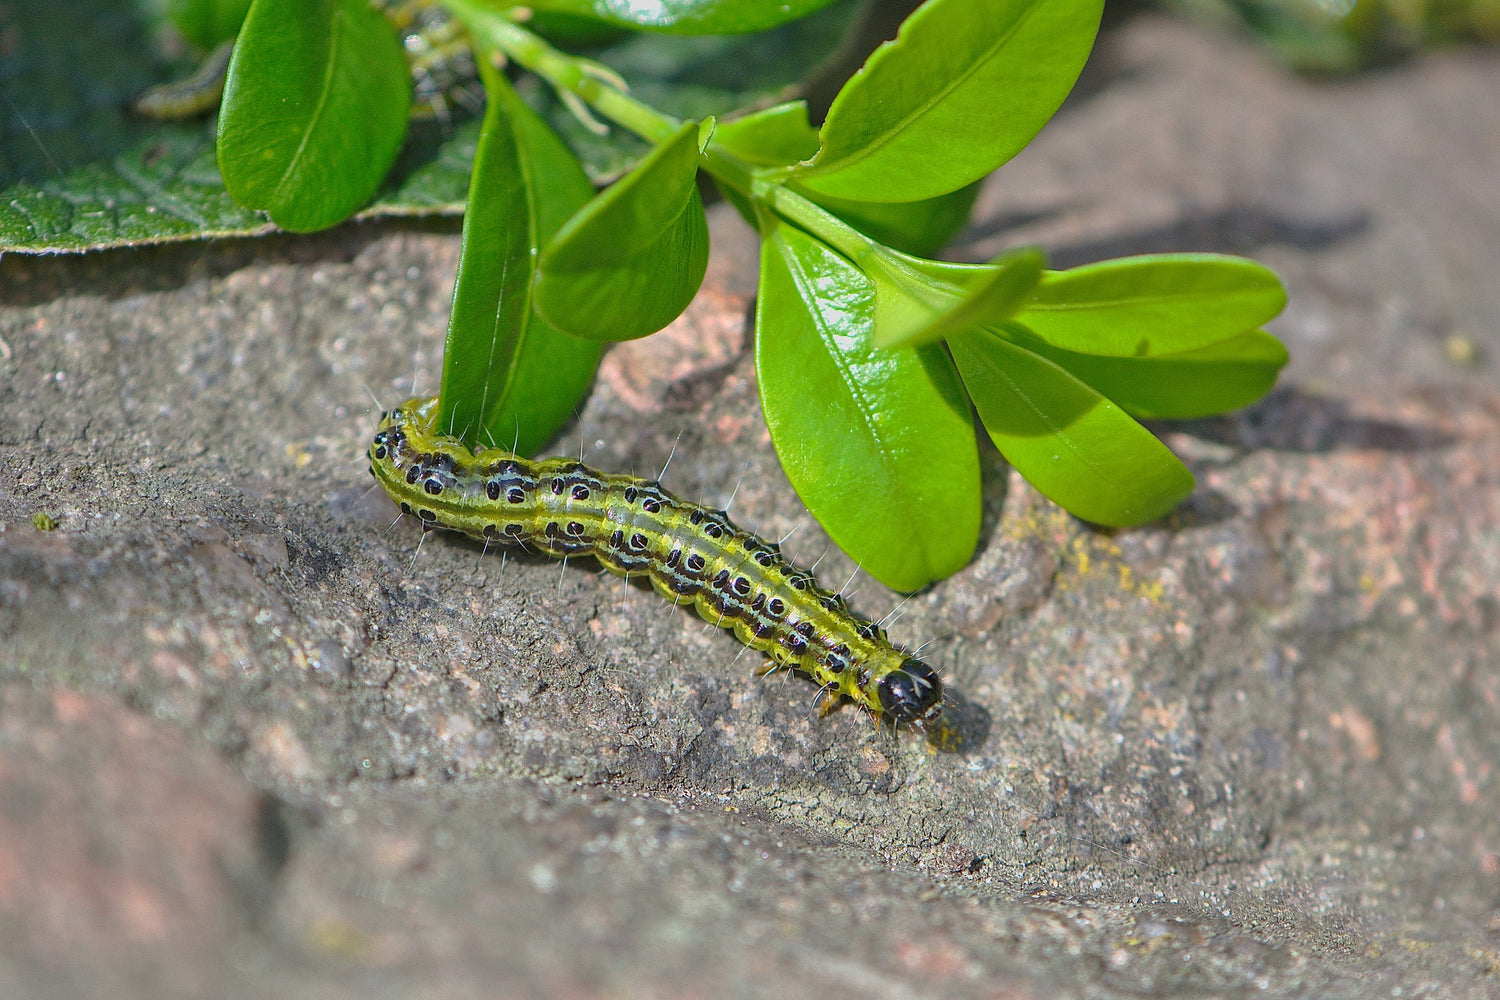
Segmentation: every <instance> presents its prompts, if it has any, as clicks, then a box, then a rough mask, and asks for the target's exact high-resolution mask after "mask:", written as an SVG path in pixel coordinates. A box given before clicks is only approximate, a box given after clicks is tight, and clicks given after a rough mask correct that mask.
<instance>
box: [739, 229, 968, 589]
mask: <svg viewBox="0 0 1500 1000" xmlns="http://www.w3.org/2000/svg"><path fill="white" fill-rule="evenodd" d="M873 323H874V300H873V297H872V295H871V290H870V282H869V280H868V279H866V278H865V277H864V275H862V274H861V273H860V272H859V270H858V269H857V268H855V267H854V266H853V265H851V264H850V263H849V262H848V261H846V260H844V258H843V257H840V256H839V255H838V254H836V253H834V252H833V251H832V250H831V249H829V248H828V247H827V246H825V245H823V244H822V243H819V242H818V241H816V240H814V239H813V238H812V237H810V236H808V235H806V234H805V233H803V232H802V231H800V230H798V229H794V228H792V227H790V226H787V225H784V224H778V225H776V226H775V227H774V228H773V229H772V231H771V233H770V234H768V237H767V238H766V239H765V241H764V243H763V245H762V253H761V271H760V294H759V297H758V299H757V303H756V337H755V364H756V373H757V377H758V379H759V383H760V394H761V406H762V408H763V409H764V411H765V414H766V423H767V425H768V426H769V428H770V431H771V440H772V442H773V443H774V444H775V446H776V453H777V455H779V456H780V458H781V464H782V466H783V468H785V469H786V473H787V476H788V477H789V478H790V479H791V481H792V485H794V486H795V487H796V488H797V493H798V495H799V496H801V497H802V500H803V502H804V503H806V504H807V507H808V509H809V510H811V511H812V512H813V515H814V516H815V517H817V519H818V522H819V523H820V524H822V525H823V527H824V528H826V529H827V530H828V533H829V535H830V536H832V538H833V539H834V541H836V542H838V544H839V546H840V547H842V548H843V549H844V551H845V552H847V553H849V555H850V556H851V557H852V558H853V559H854V560H855V561H856V562H858V563H859V564H860V565H861V566H862V567H863V568H864V569H865V571H866V572H868V573H870V574H871V575H872V576H874V577H875V578H876V579H878V580H880V581H881V582H882V583H885V584H886V585H888V586H890V587H894V588H895V589H897V590H904V591H911V590H916V589H918V588H919V587H923V586H926V585H927V584H928V583H931V582H932V581H933V580H938V579H941V578H943V577H945V576H948V575H950V574H952V573H954V572H956V571H957V570H958V569H959V568H960V567H962V566H963V565H964V564H965V563H967V562H968V561H969V558H970V557H971V556H972V555H973V553H974V545H975V543H976V542H977V540H978V537H979V513H980V504H979V498H980V494H979V458H978V452H977V449H976V447H975V441H974V424H973V420H972V418H971V416H970V411H969V405H968V403H967V401H966V400H965V399H964V396H963V389H962V387H961V386H960V384H959V382H958V378H957V374H956V373H955V372H954V370H953V365H952V362H950V361H949V360H948V357H947V356H946V355H945V354H944V353H943V352H942V350H941V349H940V348H936V347H929V348H923V349H921V350H906V351H880V350H876V349H874V348H872V347H871V346H870V343H869V336H870V330H871V328H872V326H873Z"/></svg>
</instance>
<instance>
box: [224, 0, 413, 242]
mask: <svg viewBox="0 0 1500 1000" xmlns="http://www.w3.org/2000/svg"><path fill="white" fill-rule="evenodd" d="M410 106H411V80H410V78H409V76H408V72H407V68H406V57H405V55H404V54H403V53H402V50H401V44H400V41H399V40H398V39H397V37H396V33H395V31H394V30H393V29H392V28H391V25H390V23H389V22H387V21H386V19H385V18H384V17H383V16H382V15H381V14H380V13H379V12H378V11H376V10H374V9H373V8H371V7H370V6H369V4H368V2H367V0H254V3H252V4H251V7H250V13H249V15H248V16H247V17H246V18H245V23H244V26H243V27H242V28H241V29H240V35H239V38H238V39H237V40H236V42H235V47H234V58H233V59H231V60H230V63H229V77H228V79H227V80H226V81H225V84H224V104H223V109H222V110H221V112H220V114H219V170H220V173H222V174H223V176H224V186H225V187H226V188H228V190H229V192H230V194H232V195H233V196H234V198H235V200H236V201H238V202H239V203H240V204H241V205H245V206H247V207H249V208H259V209H263V210H265V211H267V212H269V213H270V215H271V218H272V219H274V220H275V222H276V224H277V225H279V226H281V227H283V228H285V229H290V230H292V231H294V232H308V231H311V230H315V229H323V228H326V227H328V226H332V225H335V224H337V223H339V222H342V221H343V220H345V219H347V218H348V217H349V216H351V215H353V214H354V212H355V211H356V210H357V209H358V208H359V207H360V206H361V205H363V204H364V203H365V202H367V201H369V200H370V198H371V197H372V196H373V195H374V194H375V192H376V191H377V190H379V188H380V185H381V183H382V182H383V181H384V180H385V176H386V172H387V171H389V170H390V168H391V165H392V164H393V163H394V162H395V159H396V154H397V153H398V152H400V150H401V140H402V139H403V137H404V136H405V135H406V120H407V114H408V112H409V110H410Z"/></svg>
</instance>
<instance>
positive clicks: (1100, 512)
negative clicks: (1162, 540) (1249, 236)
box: [948, 330, 1193, 527]
mask: <svg viewBox="0 0 1500 1000" xmlns="http://www.w3.org/2000/svg"><path fill="white" fill-rule="evenodd" d="M948 348H949V350H950V351H951V352H952V354H953V360H954V361H955V362H957V364H958V370H959V373H960V374H961V375H962V376H963V381H964V386H965V387H966V388H967V389H968V390H969V396H970V398H971V399H973V401H974V407H975V409H977V410H978V411H979V419H980V420H981V421H982V422H983V423H984V427H985V430H986V431H988V432H989V435H990V439H991V440H992V441H994V442H995V447H997V448H999V449H1000V454H1002V455H1004V456H1005V459H1006V461H1008V462H1010V464H1011V465H1013V466H1015V468H1016V471H1018V472H1020V473H1021V475H1023V476H1025V477H1026V479H1027V481H1028V482H1030V483H1031V485H1033V486H1035V487H1036V488H1037V489H1038V490H1039V491H1041V493H1042V494H1043V495H1044V496H1046V497H1048V498H1049V499H1051V500H1052V501H1053V502H1054V503H1057V504H1058V505H1059V506H1061V507H1064V508H1065V509H1067V510H1068V511H1070V512H1072V513H1073V514H1075V515H1077V516H1078V517H1081V518H1083V519H1084V520H1086V521H1093V522H1094V523H1096V524H1104V525H1109V526H1112V527H1124V526H1127V525H1135V524H1144V523H1146V522H1147V521H1153V520H1155V519H1156V518H1159V517H1161V516H1163V515H1164V514H1166V513H1167V512H1168V511H1170V510H1171V509H1172V508H1173V507H1175V506H1177V504H1178V503H1179V502H1181V501H1182V500H1183V499H1184V498H1185V497H1186V496H1187V495H1188V494H1189V493H1191V492H1192V491H1193V474H1192V473H1191V472H1189V471H1188V470H1187V467H1186V466H1184V465H1183V464H1182V463H1181V462H1180V461H1178V460H1177V457H1176V456H1175V455H1173V454H1172V453H1171V452H1170V451H1168V450H1167V447H1166V445H1164V444H1162V443H1161V442H1160V441H1158V440H1157V439H1156V438H1155V437H1153V436H1152V435H1151V433H1150V432H1149V431H1147V430H1146V429H1145V428H1144V427H1142V426H1141V425H1140V424H1138V423H1136V422H1135V420H1134V419H1133V418H1131V417H1130V415H1129V414H1127V413H1126V412H1125V411H1124V410H1122V409H1120V408H1119V407H1118V406H1116V405H1115V404H1114V403H1112V402H1110V401H1109V400H1108V399H1106V398H1104V397H1103V396H1101V395H1100V394H1099V393H1098V392H1095V391H1094V390H1093V389H1092V388H1090V387H1089V386H1088V385H1087V384H1085V383H1084V382H1082V381H1081V380H1080V379H1078V378H1077V377H1075V376H1073V375H1071V374H1069V373H1068V372H1067V371H1066V370H1064V369H1063V368H1061V367H1060V366H1058V365H1057V364H1056V363H1054V362H1053V361H1050V360H1048V359H1047V358H1044V357H1042V356H1040V355H1037V354H1033V353H1032V352H1030V351H1028V350H1026V349H1024V348H1022V347H1020V346H1018V345H1017V344H1015V343H1012V342H1010V341H1009V340H1006V339H1004V338H1002V337H1000V336H998V335H997V334H995V333H994V332H991V331H984V330H975V331H971V332H968V333H962V334H959V335H958V336H956V337H951V338H949V340H948Z"/></svg>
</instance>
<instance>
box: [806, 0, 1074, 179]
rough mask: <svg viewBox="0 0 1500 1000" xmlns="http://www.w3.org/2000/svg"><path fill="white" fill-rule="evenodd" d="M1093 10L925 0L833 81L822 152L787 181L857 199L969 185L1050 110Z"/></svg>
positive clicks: (1049, 1)
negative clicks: (845, 76) (843, 80)
mask: <svg viewBox="0 0 1500 1000" xmlns="http://www.w3.org/2000/svg"><path fill="white" fill-rule="evenodd" d="M1102 8H1103V2H1102V0H928V2H927V3H926V4H924V5H923V6H922V7H920V8H919V9H918V10H917V11H916V12H915V13H914V14H912V16H911V17H909V18H907V19H906V23H905V24H903V25H902V26H901V31H900V33H899V34H898V35H897V37H896V38H895V40H894V41H891V42H887V43H886V44H884V45H882V46H881V47H880V48H879V49H876V50H875V52H874V53H873V54H872V55H871V56H870V58H869V59H868V60H867V61H866V62H865V65H864V68H863V69H861V70H860V71H859V72H858V73H856V74H855V75H854V76H853V77H852V78H851V79H850V80H849V82H848V83H847V84H845V85H844V88H843V90H841V91H840V92H839V94H838V96H837V97H836V98H835V99H834V102H833V105H832V107H830V108H829V110H828V117H827V119H826V120H825V121H824V122H823V128H822V131H821V133H820V136H821V139H822V146H823V148H822V150H821V151H820V152H819V153H818V156H817V158H816V159H814V160H813V162H812V163H811V164H810V165H808V166H805V167H798V168H795V169H793V170H792V171H790V172H789V176H790V177H791V178H792V179H794V180H796V181H797V182H798V183H800V184H802V185H803V186H805V187H807V188H808V189H810V190H813V191H817V192H820V193H822V194H828V195H833V196H835V197H838V198H855V199H860V200H864V201H920V200H923V199H926V198H935V197H937V196H938V195H943V194H947V193H948V192H950V191H956V190H957V189H959V188H961V187H964V186H965V185H968V184H971V183H973V182H974V181H976V180H979V179H980V178H981V177H983V176H985V175H986V174H988V173H989V172H990V171H992V170H994V169H995V168H996V167H998V166H1000V164H1002V163H1004V162H1005V161H1006V160H1008V159H1010V158H1011V157H1012V156H1014V155H1015V154H1016V153H1018V152H1020V151H1021V149H1022V148H1024V147H1025V145H1026V144H1027V143H1028V142H1030V141H1031V139H1032V137H1033V136H1035V135H1036V134H1037V132H1039V131H1040V130H1041V128H1042V126H1043V125H1045V124H1046V123H1047V121H1048V120H1049V119H1050V118H1051V117H1052V115H1053V114H1054V113H1055V112H1056V111H1057V109H1058V107H1059V106H1061V104H1062V102H1063V98H1065V97H1067V95H1068V91H1070V90H1072V89H1073V83H1074V82H1075V81H1076V80H1077V79H1078V74H1079V72H1080V71H1081V70H1082V69H1083V64H1084V61H1085V60H1086V59H1087V58H1088V54H1089V50H1090V48H1091V47H1092V46H1093V42H1094V34H1095V32H1096V31H1097V30H1098V26H1099V17H1100V13H1101V11H1102ZM938 149H941V150H942V151H943V153H942V155H941V156H935V155H933V151H934V150H938Z"/></svg>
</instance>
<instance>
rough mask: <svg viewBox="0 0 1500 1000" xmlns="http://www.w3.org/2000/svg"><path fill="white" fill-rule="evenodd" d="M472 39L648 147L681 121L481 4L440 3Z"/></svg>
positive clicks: (482, 52)
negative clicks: (532, 74)
mask: <svg viewBox="0 0 1500 1000" xmlns="http://www.w3.org/2000/svg"><path fill="white" fill-rule="evenodd" d="M441 2H442V4H443V6H444V7H447V8H448V9H449V10H450V11H451V12H452V13H453V16H454V17H457V18H458V19H459V20H461V21H463V23H464V24H465V25H466V26H467V27H468V29H469V32H470V34H472V35H473V36H474V41H475V43H476V48H478V49H479V56H480V58H485V57H487V55H488V53H489V52H492V51H499V52H501V53H503V54H504V55H505V56H506V57H507V58H509V59H513V60H514V61H515V62H517V63H518V64H520V65H522V66H525V67H526V68H527V69H529V70H530V71H531V72H533V73H535V74H536V75H537V76H539V77H541V78H542V79H543V80H546V81H547V82H548V83H550V84H551V85H552V86H553V87H554V88H555V89H556V90H558V91H559V92H562V93H568V94H572V95H574V96H575V97H577V98H579V99H580V100H582V101H585V102H587V103H588V105H589V106H590V107H592V108H594V109H595V110H597V111H598V112H599V113H600V114H602V115H604V117H606V118H608V119H609V120H611V121H613V122H614V123H615V124H617V125H621V126H623V127H625V128H627V129H629V130H630V131H632V132H634V133H635V134H636V135H638V136H640V137H641V138H643V139H645V140H646V141H647V142H650V143H653V144H655V143H659V142H662V141H663V140H665V139H667V138H668V137H670V136H671V135H672V134H673V133H674V132H676V131H677V129H678V128H680V127H681V125H682V122H681V121H679V120H678V119H676V118H673V117H671V116H670V115H665V114H662V113H661V112H660V111H657V110H656V109H655V108H653V107H650V106H649V105H646V104H642V103H641V102H640V101H637V100H636V99H635V98H633V97H630V96H629V95H628V94H626V93H624V92H623V91H621V90H619V89H617V88H616V87H614V86H612V85H610V84H609V83H607V82H605V81H604V80H602V79H600V78H599V76H598V75H597V74H596V73H594V72H590V70H589V64H588V63H587V62H586V61H585V60H582V59H578V58H575V57H573V56H569V55H566V54H564V53H562V52H559V51H557V50H556V49H554V48H553V47H552V46H550V45H548V44H547V43H546V42H544V41H542V40H541V39H540V38H538V37H537V36H536V35H533V34H532V33H531V32H529V31H527V30H526V29H525V28H523V27H521V26H520V25H518V24H516V23H515V22H514V21H512V20H510V18H508V17H506V16H505V15H504V14H502V13H500V12H498V11H495V10H491V9H490V8H489V7H487V6H485V5H484V3H483V2H482V0H441Z"/></svg>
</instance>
